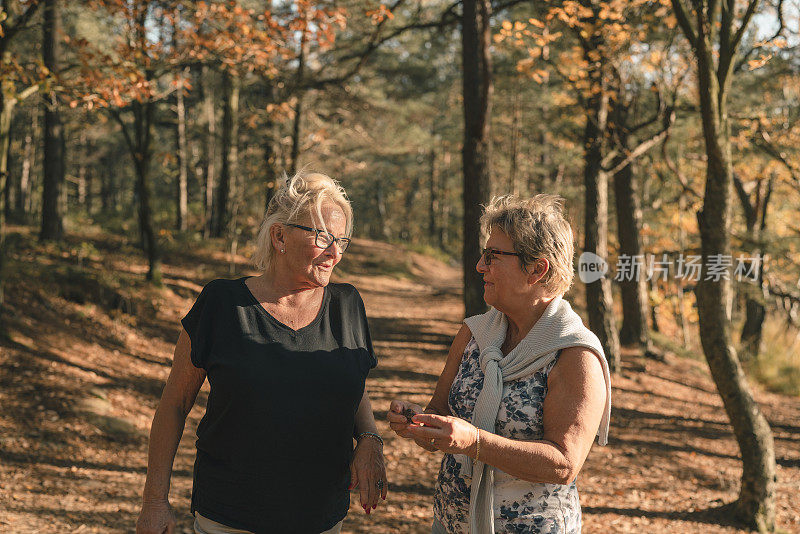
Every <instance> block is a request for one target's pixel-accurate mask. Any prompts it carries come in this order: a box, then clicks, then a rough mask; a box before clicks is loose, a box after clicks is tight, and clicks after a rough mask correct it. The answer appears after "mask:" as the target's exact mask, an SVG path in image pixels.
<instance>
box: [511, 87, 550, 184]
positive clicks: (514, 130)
mask: <svg viewBox="0 0 800 534" xmlns="http://www.w3.org/2000/svg"><path fill="white" fill-rule="evenodd" d="M520 114H521V106H520V101H519V87H518V86H515V89H514V101H513V104H512V108H511V134H510V135H511V146H510V149H511V155H510V156H511V157H510V162H509V169H508V189H509V192H511V193H514V194H517V193H519V184H518V183H517V167H518V164H517V155H518V153H519V138H520V132H519V123H520ZM542 148H543V149H544V147H542Z"/></svg>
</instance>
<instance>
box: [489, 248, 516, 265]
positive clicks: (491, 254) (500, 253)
mask: <svg viewBox="0 0 800 534" xmlns="http://www.w3.org/2000/svg"><path fill="white" fill-rule="evenodd" d="M481 255H482V256H483V263H484V264H485V265H486V266H487V267H488V266H489V265H491V264H492V260H493V259H494V257H495V256H516V257H518V258H522V254H520V253H519V252H506V251H504V250H497V249H495V248H485V249H483V250H482V251H481Z"/></svg>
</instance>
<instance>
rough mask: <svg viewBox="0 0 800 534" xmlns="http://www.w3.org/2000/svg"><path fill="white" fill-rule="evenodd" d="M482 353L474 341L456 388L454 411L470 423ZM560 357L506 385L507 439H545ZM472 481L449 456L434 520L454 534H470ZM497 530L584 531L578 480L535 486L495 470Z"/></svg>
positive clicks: (535, 533)
mask: <svg viewBox="0 0 800 534" xmlns="http://www.w3.org/2000/svg"><path fill="white" fill-rule="evenodd" d="M479 356H480V349H479V348H478V344H477V343H476V342H475V339H474V338H473V339H471V340H470V342H469V343H468V344H467V347H466V348H465V349H464V355H463V357H462V359H461V364H460V366H459V369H458V373H457V374H456V377H455V378H454V379H453V384H452V386H451V387H450V396H449V399H448V404H449V406H450V412H451V413H452V414H453V415H454V416H457V417H460V418H462V419H465V420H467V421H471V420H472V411H473V409H474V408H475V401H476V400H477V399H478V393H480V390H481V388H482V387H483V371H482V370H481V367H480V359H479ZM557 361H558V357H556V359H555V360H554V361H553V362H552V363H551V364H550V365H548V366H546V367H545V368H544V369H542V370H540V371H538V372H536V373H534V374H533V375H530V376H526V377H523V378H520V379H519V380H513V381H511V382H506V383H504V384H503V398H502V401H501V403H500V411H499V413H498V416H497V426H496V429H495V433H496V434H497V435H499V436H503V437H506V438H509V439H516V440H520V441H533V440H538V439H542V437H543V435H544V431H543V428H542V416H543V412H544V409H543V405H544V397H545V395H547V376H548V374H549V373H550V371H551V370H552V368H553V366H554V365H555V364H556V362H557ZM471 484H472V479H471V477H470V476H467V475H464V474H462V465H461V464H460V463H459V462H458V461H457V460H456V457H455V456H453V455H452V454H445V455H444V458H442V465H441V467H440V469H439V477H438V479H437V481H436V493H435V495H434V500H433V513H434V516H435V517H436V518H437V519H438V520H439V521H440V522H441V523H442V525H443V526H444V527H445V529H446V530H447V532H449V533H450V534H469V497H470V486H471ZM494 529H495V532H497V533H500V532H513V533H526V534H527V533H529V534H573V533H579V532H580V531H581V506H580V502H579V500H578V489H577V487H576V486H575V481H572V483H571V484H569V485H561V484H544V483H534V482H528V481H525V480H520V479H518V478H515V477H512V476H511V475H509V474H507V473H504V472H503V471H501V470H499V469H497V468H494ZM473 534H477V533H473Z"/></svg>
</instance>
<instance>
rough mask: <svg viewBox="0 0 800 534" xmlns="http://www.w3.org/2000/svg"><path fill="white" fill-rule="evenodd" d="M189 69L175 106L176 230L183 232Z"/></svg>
mask: <svg viewBox="0 0 800 534" xmlns="http://www.w3.org/2000/svg"><path fill="white" fill-rule="evenodd" d="M188 74H189V68H188V67H187V68H186V69H184V71H183V73H182V75H181V76H179V77H178V87H177V90H176V93H175V94H176V104H175V115H176V117H175V119H176V126H177V128H176V131H175V145H176V147H175V148H176V153H177V155H178V180H177V182H176V184H175V185H176V191H175V228H176V229H177V230H179V231H181V232H183V231H186V218H187V216H188V213H189V193H188V183H189V147H188V142H187V140H186V105H185V102H184V96H183V85H184V78H183V76H184V75H186V76H188Z"/></svg>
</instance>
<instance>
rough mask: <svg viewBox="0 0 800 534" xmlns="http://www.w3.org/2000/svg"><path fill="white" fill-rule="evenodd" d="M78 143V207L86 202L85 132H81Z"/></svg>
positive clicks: (86, 152)
mask: <svg viewBox="0 0 800 534" xmlns="http://www.w3.org/2000/svg"><path fill="white" fill-rule="evenodd" d="M78 145H79V147H80V150H79V158H78V159H79V161H78V176H77V178H78V183H77V190H78V191H77V193H78V194H77V195H76V196H77V197H78V205H79V206H80V207H84V206H85V204H86V156H87V154H88V152H89V151H88V150H87V147H86V132H85V131H83V132H81V135H80V139H79V141H78Z"/></svg>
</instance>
